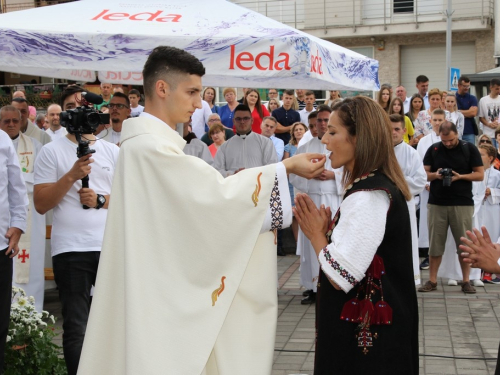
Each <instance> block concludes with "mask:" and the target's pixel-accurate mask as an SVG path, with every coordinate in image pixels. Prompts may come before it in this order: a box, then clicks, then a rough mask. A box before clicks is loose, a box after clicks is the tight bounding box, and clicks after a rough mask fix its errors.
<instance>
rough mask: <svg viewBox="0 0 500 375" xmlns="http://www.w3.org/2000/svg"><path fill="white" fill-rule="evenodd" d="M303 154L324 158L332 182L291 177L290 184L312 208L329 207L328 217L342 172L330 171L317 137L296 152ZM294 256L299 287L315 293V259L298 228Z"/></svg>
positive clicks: (337, 196)
mask: <svg viewBox="0 0 500 375" xmlns="http://www.w3.org/2000/svg"><path fill="white" fill-rule="evenodd" d="M307 152H314V153H319V154H323V155H326V163H325V170H328V171H332V172H334V173H335V180H326V181H321V180H316V179H312V180H307V179H305V178H302V177H299V176H296V175H293V174H291V175H290V182H291V184H292V185H293V187H294V188H295V189H297V190H300V191H301V192H303V193H306V194H307V195H308V196H309V197H310V198H311V199H312V200H313V202H314V203H315V204H316V207H318V208H319V207H320V206H321V205H322V204H324V205H325V207H330V209H331V210H332V215H335V213H336V212H337V209H338V208H339V206H340V200H341V194H342V193H343V191H344V189H343V184H342V173H343V169H342V168H340V169H335V170H334V169H333V168H332V166H331V161H330V159H329V156H330V152H329V151H327V149H326V145H324V144H322V143H321V140H320V139H319V138H318V137H315V138H313V139H311V140H310V141H309V142H307V143H306V144H305V145H303V146H300V147H299V148H298V150H297V154H303V153H307ZM297 255H300V285H302V286H303V287H304V288H306V289H311V290H313V291H314V292H316V289H317V283H318V277H319V263H318V256H317V255H316V252H315V251H314V248H313V246H312V245H311V241H309V239H308V238H307V237H306V236H305V234H304V232H302V230H301V229H300V227H299V233H298V236H297Z"/></svg>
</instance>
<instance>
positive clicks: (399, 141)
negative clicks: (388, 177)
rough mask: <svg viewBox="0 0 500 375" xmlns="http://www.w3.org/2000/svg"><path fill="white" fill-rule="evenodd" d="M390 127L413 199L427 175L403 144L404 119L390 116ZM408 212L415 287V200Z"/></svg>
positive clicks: (417, 278)
mask: <svg viewBox="0 0 500 375" xmlns="http://www.w3.org/2000/svg"><path fill="white" fill-rule="evenodd" d="M390 120H391V126H392V141H393V143H394V153H395V154H396V159H398V163H399V166H400V167H401V170H402V171H403V175H404V176H405V180H406V183H407V184H408V187H409V188H410V193H411V195H412V196H413V197H415V196H416V195H418V194H420V193H421V192H422V191H423V190H424V188H425V185H426V183H427V173H425V169H424V164H423V162H422V158H421V157H420V155H419V154H418V153H417V151H416V150H415V149H414V148H413V147H411V146H409V145H408V144H407V143H406V142H404V140H403V138H404V135H405V133H406V127H405V123H404V117H403V116H401V115H398V114H393V115H391V116H390ZM407 203H408V212H409V214H410V225H411V244H412V255H413V274H414V276H415V285H418V284H420V267H419V266H420V262H419V259H418V231H417V213H416V207H415V205H416V202H415V198H413V199H412V200H411V201H408V202H407Z"/></svg>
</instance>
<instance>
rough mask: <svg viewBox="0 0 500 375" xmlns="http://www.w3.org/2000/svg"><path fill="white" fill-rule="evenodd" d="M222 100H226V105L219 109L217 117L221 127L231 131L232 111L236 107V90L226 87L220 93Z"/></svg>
mask: <svg viewBox="0 0 500 375" xmlns="http://www.w3.org/2000/svg"><path fill="white" fill-rule="evenodd" d="M222 95H224V99H226V102H227V104H226V105H223V106H221V107H219V116H220V121H221V122H222V125H224V126H225V127H226V128H228V129H231V130H232V129H233V116H234V109H235V108H236V107H237V106H238V104H240V103H238V101H237V100H236V90H235V89H233V88H232V87H226V88H225V89H224V91H223V92H222Z"/></svg>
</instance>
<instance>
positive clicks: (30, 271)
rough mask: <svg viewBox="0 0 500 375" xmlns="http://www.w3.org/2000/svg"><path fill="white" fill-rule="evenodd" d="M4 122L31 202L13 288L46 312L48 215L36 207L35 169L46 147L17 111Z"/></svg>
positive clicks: (0, 114) (7, 110) (4, 111)
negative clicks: (28, 132)
mask: <svg viewBox="0 0 500 375" xmlns="http://www.w3.org/2000/svg"><path fill="white" fill-rule="evenodd" d="M0 118H1V121H0V128H1V129H2V130H4V131H5V132H6V133H7V134H8V135H9V137H10V138H11V140H12V143H13V144H14V148H15V150H16V152H17V156H18V159H19V164H20V166H21V172H22V176H23V178H24V184H25V186H26V190H27V193H28V199H29V206H28V217H27V227H26V230H25V233H24V235H23V236H21V239H20V241H19V249H20V250H19V254H18V255H17V256H16V257H15V258H14V262H13V279H12V285H14V286H17V287H19V288H22V289H23V290H24V291H25V292H26V295H27V296H33V297H34V298H35V307H36V309H37V311H38V312H42V310H43V299H44V291H45V288H44V286H45V276H44V263H45V215H40V214H39V213H38V212H36V210H35V209H34V206H33V182H34V165H35V160H36V158H37V156H38V154H39V153H40V150H41V148H42V144H41V143H40V142H38V141H37V140H36V139H33V138H31V137H28V136H26V135H25V134H23V133H22V132H21V114H20V112H19V111H18V110H17V109H16V108H15V107H13V106H5V107H2V108H1V109H0Z"/></svg>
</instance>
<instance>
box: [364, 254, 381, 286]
mask: <svg viewBox="0 0 500 375" xmlns="http://www.w3.org/2000/svg"><path fill="white" fill-rule="evenodd" d="M384 273H385V266H384V261H383V259H382V258H381V257H380V256H378V255H377V254H375V256H374V257H373V260H372V262H371V263H370V267H368V270H367V271H366V275H367V276H371V277H372V278H374V279H375V280H380V277H381V276H382V275H383V274H384Z"/></svg>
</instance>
